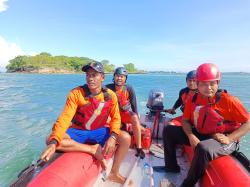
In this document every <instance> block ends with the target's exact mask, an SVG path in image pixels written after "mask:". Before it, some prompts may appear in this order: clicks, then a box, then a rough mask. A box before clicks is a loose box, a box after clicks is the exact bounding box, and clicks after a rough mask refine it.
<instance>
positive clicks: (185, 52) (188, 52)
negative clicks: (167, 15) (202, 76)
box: [135, 40, 250, 72]
mask: <svg viewBox="0 0 250 187" xmlns="http://www.w3.org/2000/svg"><path fill="white" fill-rule="evenodd" d="M136 50H137V51H138V53H141V54H144V56H146V58H145V59H143V60H144V62H141V63H140V66H141V67H142V69H148V70H152V63H155V64H154V68H155V69H154V70H173V71H188V70H190V69H195V68H196V67H197V66H198V65H199V64H201V63H204V62H207V61H210V62H213V63H216V64H217V65H218V66H219V68H220V69H221V71H243V72H250V65H249V62H250V53H249V51H250V45H249V43H248V41H247V40H246V41H243V42H240V41H238V42H231V43H230V42H227V43H226V42H224V43H222V42H207V43H205V42H204V43H168V42H157V43H150V44H147V45H140V46H136ZM141 56H142V55H141ZM152 56H153V57H152ZM135 60H136V61H139V62H140V61H141V60H140V59H135ZM143 67H144V68H143Z"/></svg>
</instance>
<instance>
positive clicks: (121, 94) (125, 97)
mask: <svg viewBox="0 0 250 187" xmlns="http://www.w3.org/2000/svg"><path fill="white" fill-rule="evenodd" d="M116 96H117V98H118V103H119V108H120V111H121V112H126V111H128V110H130V109H131V103H130V101H129V93H128V90H127V87H126V86H123V87H122V90H121V91H116Z"/></svg>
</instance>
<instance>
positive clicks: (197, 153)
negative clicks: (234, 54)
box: [163, 63, 250, 187]
mask: <svg viewBox="0 0 250 187" xmlns="http://www.w3.org/2000/svg"><path fill="white" fill-rule="evenodd" d="M220 79H221V73H220V71H219V70H218V68H217V66H216V65H215V64H211V63H205V64H202V65H200V66H199V67H198V68H197V72H196V81H197V87H198V91H199V93H197V94H195V95H194V96H193V97H192V98H190V99H189V100H188V101H187V103H186V105H185V110H184V114H183V119H182V127H181V126H173V125H168V126H166V127H165V128H164V131H163V137H164V152H165V171H166V172H180V167H179V165H178V164H177V160H176V152H175V146H176V145H177V144H186V145H191V146H192V147H193V149H194V157H193V159H192V162H191V166H190V169H189V172H188V175H187V177H186V179H185V180H184V181H183V183H182V185H181V186H182V187H186V186H188V187H192V186H194V185H195V184H196V183H197V181H198V180H199V178H200V177H202V175H203V174H204V172H205V169H206V167H207V166H208V164H209V161H211V160H214V159H216V158H218V157H220V156H223V155H229V154H231V153H232V152H233V151H235V149H236V147H237V143H238V140H239V138H241V137H242V136H244V135H245V134H246V133H248V131H249V130H250V117H249V113H248V112H247V110H246V109H245V108H244V106H243V105H242V103H241V102H240V101H239V100H238V99H237V98H235V97H233V96H231V95H230V94H228V93H227V92H226V91H223V90H219V89H218V87H219V82H220ZM207 114H209V115H207ZM229 124H230V125H229ZM221 127H223V128H221Z"/></svg>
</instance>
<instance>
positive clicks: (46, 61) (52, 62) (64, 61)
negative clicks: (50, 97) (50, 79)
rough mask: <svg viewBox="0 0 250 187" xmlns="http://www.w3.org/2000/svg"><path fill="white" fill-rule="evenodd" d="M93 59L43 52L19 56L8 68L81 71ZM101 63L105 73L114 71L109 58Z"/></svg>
mask: <svg viewBox="0 0 250 187" xmlns="http://www.w3.org/2000/svg"><path fill="white" fill-rule="evenodd" d="M93 61H94V60H93V59H90V58H87V57H68V56H52V55H51V54H49V53H46V52H43V53H40V54H38V55H36V56H26V55H24V56H17V57H15V58H14V59H12V60H10V61H9V64H8V65H7V66H6V69H7V72H9V73H10V72H21V73H79V72H81V69H82V66H83V65H85V64H88V63H90V62H93ZM101 63H102V64H103V66H104V70H105V73H113V71H114V69H115V65H114V64H110V63H109V61H108V60H102V61H101ZM124 67H125V68H127V70H128V71H129V72H130V73H138V72H139V71H138V70H137V69H136V68H135V66H134V64H133V63H128V64H124Z"/></svg>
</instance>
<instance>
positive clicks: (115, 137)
mask: <svg viewBox="0 0 250 187" xmlns="http://www.w3.org/2000/svg"><path fill="white" fill-rule="evenodd" d="M110 136H111V137H112V138H114V139H117V137H118V134H116V133H115V132H112V133H111V135H110Z"/></svg>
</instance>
